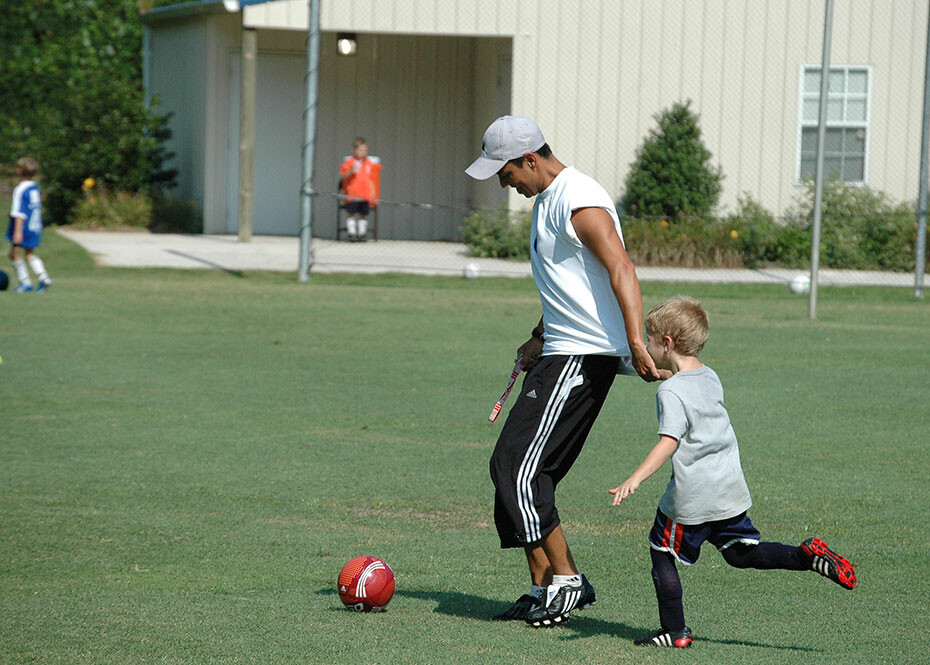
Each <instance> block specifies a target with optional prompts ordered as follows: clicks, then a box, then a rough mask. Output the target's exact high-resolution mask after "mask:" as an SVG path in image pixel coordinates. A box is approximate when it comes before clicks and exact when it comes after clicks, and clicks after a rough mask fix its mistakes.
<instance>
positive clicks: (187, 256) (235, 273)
mask: <svg viewBox="0 0 930 665" xmlns="http://www.w3.org/2000/svg"><path fill="white" fill-rule="evenodd" d="M165 251H166V252H168V254H174V255H175V256H180V257H182V258H185V259H190V260H191V261H197V262H198V263H202V264H204V265H205V266H207V267H209V268H216V269H217V270H222V271H223V272H225V273H226V274H227V275H232V276H234V277H245V273H243V272H242V271H241V270H233V269H232V268H227V267H226V266H221V265H220V264H219V263H215V262H213V261H210V260H209V259H204V258H201V257H199V256H194V255H193V254H188V253H187V252H179V251H178V250H176V249H168V250H165Z"/></svg>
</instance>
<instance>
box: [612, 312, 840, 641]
mask: <svg viewBox="0 0 930 665" xmlns="http://www.w3.org/2000/svg"><path fill="white" fill-rule="evenodd" d="M645 323H646V338H647V346H646V350H647V351H648V352H649V355H650V356H652V359H653V360H654V361H655V365H656V367H657V368H659V369H667V370H669V371H671V373H672V377H671V378H670V379H668V380H667V381H665V382H664V383H663V384H662V385H660V386H659V389H658V391H657V393H656V404H657V411H658V416H659V443H658V444H656V446H655V447H654V448H653V449H652V452H650V453H649V455H648V456H647V457H646V459H645V461H644V462H643V463H642V464H640V466H639V467H638V468H637V469H636V471H634V472H633V474H632V475H631V476H630V477H629V478H627V480H626V481H624V482H623V484H622V485H620V486H619V487H616V488H614V489H612V490H609V491H610V493H611V494H613V495H614V496H613V505H615V506H618V505H620V503H621V502H622V501H624V500H625V499H627V498H628V497H629V496H631V495H632V494H633V493H634V492H635V491H636V490H637V489H638V488H639V486H640V484H641V483H642V482H643V481H644V480H646V479H647V478H648V477H649V476H651V475H652V474H653V473H655V472H656V471H658V470H659V468H661V467H662V465H663V464H664V463H665V461H666V460H668V459H671V460H672V478H671V480H670V481H669V483H668V487H667V488H666V490H665V494H664V495H663V496H662V499H661V500H660V501H659V509H658V511H657V512H656V520H655V523H654V524H653V526H652V531H651V532H650V533H649V545H650V547H651V552H650V553H651V556H652V581H653V584H654V585H655V589H656V596H657V597H658V600H659V620H660V623H661V626H662V630H660V631H659V632H658V633H655V634H654V635H650V636H649V637H645V638H643V639H639V640H636V641H635V643H636V644H638V645H641V646H664V647H676V648H684V647H689V646H691V641H692V633H691V629H690V628H689V627H688V626H686V625H685V615H684V608H683V606H682V602H681V579H680V578H679V576H678V570H677V569H676V567H675V562H676V561H678V562H680V563H682V564H684V565H686V566H690V565H692V564H694V563H695V562H696V561H697V560H698V556H699V555H700V553H701V545H702V544H703V543H704V542H705V541H708V542H710V543H711V544H712V545H714V546H715V547H716V548H717V549H718V550H720V553H721V554H722V555H723V559H724V561H726V562H727V563H728V564H730V565H731V566H733V567H735V568H755V569H759V570H774V569H781V570H814V571H816V572H818V573H820V574H821V575H823V576H824V577H827V578H829V579H831V580H832V581H834V582H836V583H837V584H839V585H840V586H842V587H844V588H846V589H852V588H853V587H855V586H856V572H855V569H854V568H853V565H852V564H851V563H850V562H849V561H847V560H846V559H845V558H843V557H842V556H840V555H838V554H836V553H835V552H833V551H832V550H830V549H829V548H828V547H827V544H826V543H825V542H823V541H822V540H821V539H820V538H810V539H808V540H806V541H804V543H802V544H801V545H799V546H797V547H795V546H793V545H783V544H781V543H766V542H760V539H761V536H760V534H759V531H758V530H757V529H756V528H755V526H753V524H752V522H751V521H750V519H749V516H748V515H747V514H746V511H747V510H748V509H749V507H750V506H751V505H752V499H751V498H750V496H749V488H748V487H747V486H746V481H745V479H744V478H743V471H742V468H741V467H740V459H739V446H738V445H737V442H736V435H735V434H734V432H733V427H732V426H731V425H730V417H729V415H728V414H727V410H726V409H725V408H724V406H723V387H722V386H721V385H720V379H719V378H718V377H717V374H716V373H715V372H714V370H712V369H711V368H710V367H708V366H707V365H704V364H703V363H701V361H700V360H698V358H697V356H698V354H699V353H700V352H701V349H702V348H703V347H704V344H705V342H707V337H708V335H709V327H708V323H707V313H706V312H705V311H704V309H703V308H702V307H701V304H700V303H699V302H698V301H697V300H695V299H694V298H689V297H687V296H677V297H675V298H672V299H671V300H668V301H666V302H665V303H663V304H661V305H659V306H658V307H655V308H653V309H652V310H651V311H650V312H649V313H648V314H647V315H646V321H645Z"/></svg>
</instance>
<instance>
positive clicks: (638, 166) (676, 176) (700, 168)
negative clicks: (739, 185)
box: [621, 101, 723, 220]
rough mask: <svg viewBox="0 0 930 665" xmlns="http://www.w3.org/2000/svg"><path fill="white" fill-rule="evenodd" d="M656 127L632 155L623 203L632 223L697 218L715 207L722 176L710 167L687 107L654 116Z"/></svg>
mask: <svg viewBox="0 0 930 665" xmlns="http://www.w3.org/2000/svg"><path fill="white" fill-rule="evenodd" d="M655 119H656V123H657V127H656V128H655V129H652V130H650V131H649V136H647V137H646V139H645V140H644V141H643V144H642V145H641V146H640V147H639V149H638V150H637V151H636V159H635V160H634V161H633V163H632V164H630V172H629V174H628V175H627V179H626V193H625V194H624V196H623V199H622V200H621V206H622V208H623V210H624V212H625V213H627V214H629V215H633V216H634V217H654V216H657V217H664V218H666V219H673V220H674V219H677V218H679V217H694V216H697V217H701V216H703V215H707V214H709V213H710V212H711V211H712V210H713V209H714V207H715V206H716V205H717V202H718V200H719V199H720V191H721V189H722V186H723V185H722V182H723V174H722V173H721V171H720V169H718V168H717V167H715V166H713V165H712V164H711V163H710V159H711V153H710V150H708V149H707V148H706V147H705V146H704V142H703V140H702V138H701V129H700V127H699V125H698V117H697V115H696V114H695V113H693V112H692V111H691V102H690V101H688V102H685V103H684V104H682V103H680V102H677V103H675V104H673V105H672V107H671V108H670V109H666V110H664V111H662V112H660V113H658V114H657V115H656V116H655Z"/></svg>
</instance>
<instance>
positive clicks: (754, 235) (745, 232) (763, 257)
mask: <svg viewBox="0 0 930 665" xmlns="http://www.w3.org/2000/svg"><path fill="white" fill-rule="evenodd" d="M726 222H727V226H729V227H730V229H731V230H732V231H735V232H736V238H735V239H737V240H739V245H740V248H741V254H742V262H743V265H745V266H747V267H749V268H756V267H759V266H763V265H766V264H767V263H772V262H775V261H777V260H778V251H777V247H778V237H779V234H780V233H781V225H780V224H779V223H778V222H777V221H776V220H775V215H773V214H772V213H771V212H769V211H768V210H767V209H766V208H765V206H763V205H762V204H761V203H759V202H758V201H756V200H755V199H753V198H752V195H750V194H748V193H744V194H742V195H741V196H740V197H739V198H738V199H737V204H736V212H734V213H733V214H731V215H729V216H728V217H727V220H726Z"/></svg>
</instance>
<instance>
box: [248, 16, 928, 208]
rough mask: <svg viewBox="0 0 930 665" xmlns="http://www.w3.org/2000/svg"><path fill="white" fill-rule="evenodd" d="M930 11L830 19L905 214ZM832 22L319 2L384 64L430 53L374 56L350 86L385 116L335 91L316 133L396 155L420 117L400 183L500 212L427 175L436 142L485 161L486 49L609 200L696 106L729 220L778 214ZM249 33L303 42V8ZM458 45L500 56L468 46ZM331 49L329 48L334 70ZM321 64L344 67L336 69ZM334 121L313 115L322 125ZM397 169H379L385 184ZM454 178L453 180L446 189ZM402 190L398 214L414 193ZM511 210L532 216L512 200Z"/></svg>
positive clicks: (325, 20)
mask: <svg viewBox="0 0 930 665" xmlns="http://www.w3.org/2000/svg"><path fill="white" fill-rule="evenodd" d="M927 11H928V8H927V4H926V2H921V1H920V0H888V1H887V2H883V3H876V2H872V1H871V0H848V1H847V2H843V3H837V5H836V9H835V15H834V29H833V53H832V62H833V63H834V64H835V65H866V66H869V67H871V71H872V80H871V91H872V92H871V98H870V124H869V132H870V134H869V136H870V139H869V155H868V172H867V175H866V181H867V183H868V184H869V185H870V186H872V187H874V188H876V189H880V190H882V191H885V192H887V193H888V194H889V195H890V196H892V197H893V198H896V199H899V200H900V199H913V198H914V197H916V194H917V185H918V183H917V177H918V166H919V152H920V145H919V144H920V121H921V103H922V92H923V56H924V48H925V45H926V27H927ZM823 14H824V2H823V0H814V1H808V0H752V2H749V1H747V0H622V1H618V0H515V1H513V2H508V3H500V2H496V1H494V0H445V1H444V2H434V1H433V0H351V1H349V0H322V7H321V27H322V29H323V30H324V33H323V34H324V35H326V34H327V33H329V34H330V35H332V33H333V32H335V31H342V30H345V31H354V32H358V33H359V35H360V39H363V40H370V41H372V43H373V44H375V45H376V46H379V47H380V46H382V45H383V44H384V43H386V42H384V41H383V40H385V39H388V38H390V39H408V40H414V41H412V42H405V43H406V44H412V45H413V46H414V47H415V48H420V47H422V48H423V51H422V53H420V54H419V56H418V58H415V59H414V60H413V61H411V60H409V59H407V60H404V59H402V58H400V54H399V53H396V52H392V51H390V50H385V49H384V48H379V49H378V50H377V51H376V52H377V53H378V54H379V58H380V60H381V62H382V63H383V66H382V64H373V65H372V66H373V67H374V68H375V70H377V71H379V74H378V75H377V76H375V77H373V78H372V77H368V76H367V74H365V73H364V72H361V73H360V72H358V71H355V72H354V73H352V74H351V75H352V76H354V77H356V78H355V79H353V80H354V81H355V82H356V85H358V86H359V91H360V92H359V94H358V96H357V99H359V100H362V99H363V98H364V97H365V96H366V95H372V96H375V97H376V99H377V100H378V105H379V107H380V108H382V109H383V112H382V113H381V114H376V115H377V117H375V118H372V119H367V117H366V114H368V113H369V110H367V107H366V106H365V105H364V104H363V106H362V107H361V108H360V109H359V110H353V111H346V110H345V109H347V108H348V106H346V105H347V104H350V102H351V100H352V99H353V98H356V97H353V96H352V95H353V93H351V92H350V91H348V90H347V89H345V88H343V87H340V88H339V89H338V90H331V91H330V92H331V94H333V95H335V96H336V98H337V99H338V100H339V102H338V107H339V108H340V109H343V111H340V114H338V115H337V116H333V117H331V118H330V120H331V121H332V122H334V123H336V124H335V125H334V127H335V129H334V131H330V129H332V127H330V126H329V125H324V124H321V127H327V129H326V130H325V131H322V132H321V134H324V135H332V136H334V137H335V136H338V137H339V139H338V143H339V145H342V144H343V142H344V141H345V135H347V134H352V133H354V132H355V131H358V132H360V133H364V131H365V130H362V129H361V128H362V127H365V126H366V125H367V126H370V127H374V129H373V130H372V131H369V132H368V133H369V134H371V135H372V136H373V137H375V136H378V137H387V138H383V139H381V140H389V141H397V144H398V145H400V144H401V143H402V141H403V139H404V137H403V136H389V135H390V131H388V129H389V127H388V125H389V123H390V118H392V117H395V116H396V114H402V113H404V110H403V108H404V105H405V104H410V105H411V106H410V108H409V113H410V114H411V117H413V118H415V119H416V121H417V123H416V124H417V126H420V127H421V130H420V132H419V133H418V135H417V136H407V137H406V138H407V140H408V143H406V144H404V145H405V146H406V145H409V146H411V147H410V149H409V151H408V152H409V157H408V156H406V154H407V153H405V156H404V158H403V159H404V168H405V169H406V171H407V173H409V174H412V177H414V178H417V179H419V178H422V177H425V175H424V173H425V172H426V171H428V170H430V169H436V170H437V174H434V176H433V177H434V178H435V180H436V183H437V185H436V188H438V189H441V190H442V191H444V192H447V193H451V196H450V198H451V199H454V200H456V201H458V200H464V202H466V203H468V204H471V205H474V204H480V203H484V202H489V201H490V202H493V201H494V200H495V198H494V197H495V195H496V194H489V193H488V185H487V184H486V183H483V184H482V183H479V184H475V183H469V182H466V183H465V184H462V185H460V184H458V183H457V182H454V181H456V179H458V178H461V168H462V166H463V165H464V164H457V163H456V164H453V163H452V160H451V159H450V160H446V161H443V162H441V163H439V162H435V160H434V158H433V157H432V155H433V154H434V152H435V151H434V150H433V148H434V146H435V145H437V144H436V141H439V142H440V145H445V146H446V148H445V149H446V150H449V149H450V147H449V146H452V147H454V150H453V153H454V154H455V155H456V159H457V160H460V161H461V160H464V162H465V163H467V161H468V159H469V158H470V157H471V156H473V154H476V153H477V149H478V147H479V145H480V134H481V131H482V130H483V128H484V127H485V126H487V124H488V123H489V122H490V121H491V120H493V118H494V117H495V114H497V113H498V112H499V109H500V95H499V94H498V93H497V91H496V90H495V86H496V84H497V82H498V79H499V77H500V72H499V68H500V66H501V63H502V62H504V61H501V60H499V59H498V60H496V61H494V62H492V58H490V57H489V55H488V54H487V53H484V50H487V49H488V48H490V49H492V50H494V49H498V50H501V51H503V52H506V51H510V53H511V55H510V59H509V60H507V61H506V62H509V63H510V67H511V72H510V80H511V82H512V83H511V89H510V95H509V96H508V97H509V105H508V107H507V109H506V110H509V111H510V112H513V113H516V114H525V115H529V116H532V117H534V118H536V119H537V120H538V122H539V124H540V126H541V127H542V129H543V131H544V133H545V134H546V136H547V139H549V141H550V144H551V145H552V146H553V149H554V150H555V152H556V154H557V156H559V157H560V158H561V159H562V160H563V161H565V162H567V163H572V164H574V165H576V166H578V167H579V168H581V169H582V170H585V171H587V172H589V173H591V174H592V175H594V176H595V177H596V178H597V179H598V180H600V181H601V182H603V183H604V184H605V186H606V187H607V188H608V190H609V191H610V192H611V194H613V195H614V196H616V197H619V196H620V195H621V194H622V192H623V188H624V181H625V178H626V175H627V172H628V169H629V165H630V163H631V162H632V161H633V159H634V157H635V152H636V149H637V148H638V147H639V146H640V145H641V144H642V141H643V139H644V138H645V137H646V136H647V134H648V132H649V130H650V129H651V128H653V127H654V126H655V121H654V115H655V114H656V113H658V112H660V111H661V110H663V109H666V108H668V107H669V106H670V105H671V104H672V103H674V102H675V101H679V100H688V99H690V100H691V101H692V108H693V109H694V110H695V111H696V112H697V113H698V114H699V115H700V118H701V127H702V130H703V134H704V139H705V142H706V144H707V146H708V148H709V149H710V150H711V151H712V153H713V155H714V157H713V159H714V162H715V163H716V164H718V165H719V166H720V167H721V168H722V170H723V172H724V175H725V181H724V193H723V197H722V204H723V207H724V208H730V209H732V207H733V206H734V205H735V203H736V200H737V197H738V196H739V195H740V194H742V193H744V192H748V193H750V194H752V195H753V196H754V197H755V198H756V199H758V200H760V201H761V202H762V203H763V204H764V205H766V206H767V207H769V208H770V209H773V210H774V211H775V212H781V211H783V210H785V209H786V208H787V207H789V206H790V205H791V204H792V202H793V201H794V200H795V198H796V197H797V195H798V194H799V191H800V188H799V186H798V184H797V183H796V181H795V178H796V171H797V159H798V141H799V131H798V103H799V90H798V84H799V71H800V68H801V67H802V66H803V65H805V64H807V65H814V66H816V65H818V64H819V62H820V58H821V48H822V38H823ZM244 18H245V21H246V24H247V25H252V26H255V27H259V28H264V29H272V28H280V29H288V30H300V31H302V30H305V29H306V25H307V3H306V1H305V0H279V1H278V2H271V3H265V4H261V5H253V6H249V7H247V8H246V10H245V15H244ZM450 36H458V39H467V38H479V37H502V38H503V39H502V40H501V41H500V42H499V43H498V42H490V41H482V40H480V39H479V40H478V41H473V42H471V47H464V46H463V44H464V43H465V42H457V41H456V40H455V39H451V38H450ZM416 40H421V41H416ZM446 41H448V42H449V43H448V44H447V43H446ZM301 43H302V40H301ZM494 44H499V46H494ZM510 44H512V47H511V46H509V45H510ZM298 48H302V47H298ZM327 49H329V46H326V45H325V44H324V56H325V57H328V56H326V55H325V54H326V53H327V52H328V51H327ZM483 49H484V50H483ZM499 55H500V54H498V56H499ZM365 57H368V56H367V55H362V56H360V58H365ZM360 61H361V60H360V59H358V58H357V59H356V62H360ZM439 63H442V66H441V67H440V68H437V67H438V66H439ZM324 64H327V65H328V66H335V67H344V66H347V65H344V63H336V62H334V58H331V59H329V60H325V59H324ZM393 70H396V71H398V72H399V73H398V74H396V75H392V74H391V71H393ZM348 75H349V74H340V75H339V76H340V77H342V76H348ZM340 80H346V79H340ZM372 91H376V92H374V93H372ZM489 96H493V97H494V101H489ZM427 109H431V110H427ZM351 114H355V117H352V118H350V117H349V116H350V115H351ZM450 114H451V115H450ZM327 117H328V116H326V114H325V113H323V114H321V117H320V120H321V123H323V122H324V120H326V118H327ZM449 117H451V118H453V122H458V121H459V120H462V124H461V125H457V126H456V128H455V136H454V137H452V136H451V135H450V134H451V132H449V131H446V132H438V131H437V130H436V129H435V128H433V127H432V126H431V125H433V124H435V123H438V122H446V121H447V120H448V118H449ZM349 125H351V126H353V127H355V128H356V129H354V130H350V129H348V127H349ZM425 137H430V138H425ZM333 140H334V141H335V140H336V139H335V138H334V139H333ZM443 141H445V143H444V144H443V143H442V142H443ZM373 150H374V151H375V152H378V151H379V149H378V146H377V145H373ZM332 151H334V152H343V151H344V150H343V149H342V148H336V147H333V148H332ZM322 160H323V157H322V156H321V158H320V163H322ZM399 166H400V165H399V164H393V165H386V166H385V169H386V171H385V172H386V174H387V173H388V170H389V169H390V168H398V167H399ZM445 169H448V172H449V174H450V175H449V176H448V178H447V177H445V176H443V175H438V171H442V170H445ZM395 185H396V189H394V190H393V191H395V192H397V194H398V198H401V199H402V198H404V197H403V196H400V194H401V193H402V192H404V191H405V190H404V187H403V186H402V185H401V183H391V187H394V186H395ZM510 205H511V206H512V207H515V208H519V207H524V206H525V205H526V201H525V200H524V199H522V197H519V196H518V195H516V194H511V198H510Z"/></svg>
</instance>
